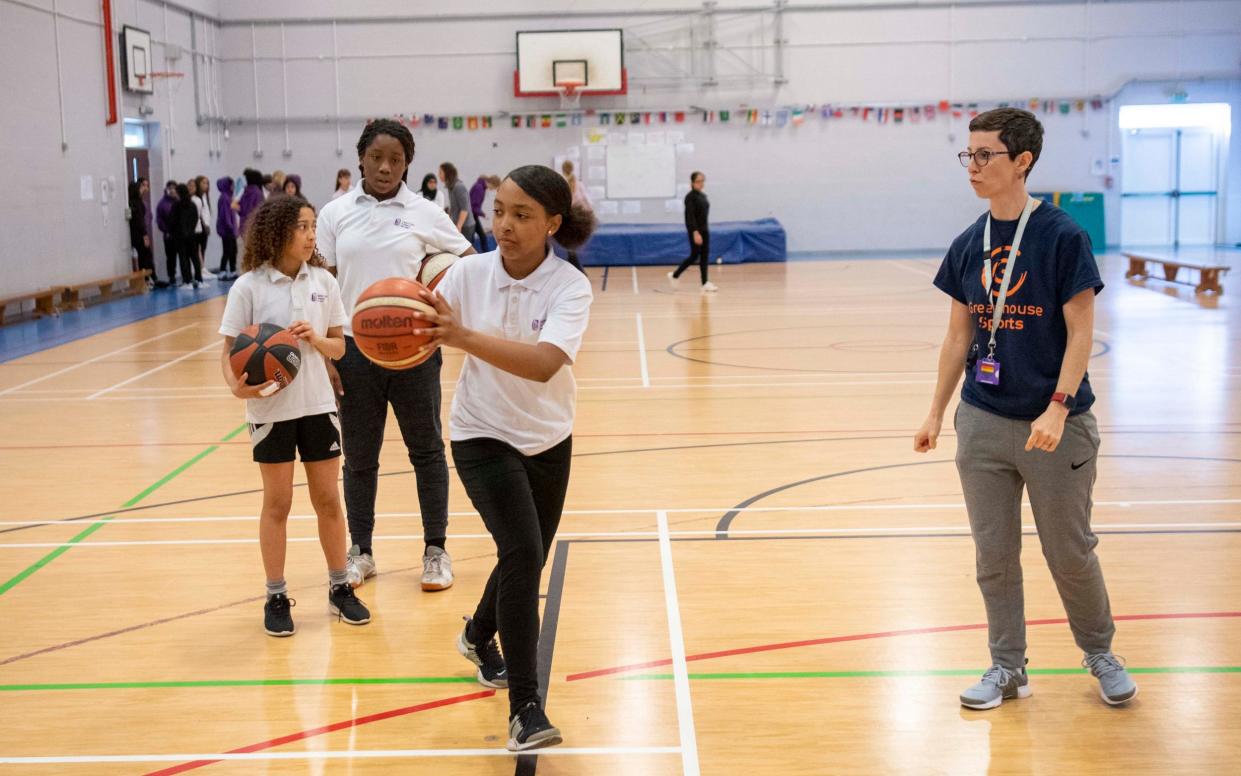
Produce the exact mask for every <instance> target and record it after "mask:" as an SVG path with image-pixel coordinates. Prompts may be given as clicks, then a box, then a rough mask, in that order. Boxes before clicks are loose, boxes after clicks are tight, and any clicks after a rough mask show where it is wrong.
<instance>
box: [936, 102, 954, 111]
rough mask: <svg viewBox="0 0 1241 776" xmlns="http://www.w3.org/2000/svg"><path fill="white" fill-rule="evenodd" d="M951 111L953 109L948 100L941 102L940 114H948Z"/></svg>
mask: <svg viewBox="0 0 1241 776" xmlns="http://www.w3.org/2000/svg"><path fill="white" fill-rule="evenodd" d="M951 109H952V105H950V104H949V102H948V101H947V100H940V101H939V112H940V113H947V112H948V111H949V110H951Z"/></svg>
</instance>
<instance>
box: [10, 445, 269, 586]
mask: <svg viewBox="0 0 1241 776" xmlns="http://www.w3.org/2000/svg"><path fill="white" fill-rule="evenodd" d="M245 428H246V424H245V423H242V424H241V425H240V426H238V427H237V428H235V429H233V430H232V431H231V432H230V433H229V435H228V436H226V437H224V439H223V441H225V442H227V441H228V440H230V439H232V438H233V437H235V436H237V434H239V433H241V432H242V431H243V430H244V429H245ZM218 449H219V446H218V445H211V446H210V447H208V448H207V449H206V450H203V451H202V452H200V453H198V454H197V455H195V456H194V457H193V458H191V459H190V460H188V461H186V462H185V463H183V464H181V465H180V466H178V467H177V468H175V469H173V470H172V471H170V472H169V473H167V474H165V475H164V476H163V477H160V478H159V480H157V481H156V482H155V484H153V485H151V486H150V487H148V488H147V489H145V490H143V491H142V492H141V493H139V494H138V495H136V496H134V497H133V498H131V499H130V500H129V501H126V502H125V503H124V504H122V505H121V508H122V509H125V508H128V507H132V506H134V505H135V504H137V503H138V502H140V501H142V500H143V499H145V498H146V497H147V496H149V495H151V494H152V493H154V492H155V491H157V490H159V489H160V488H162V487H164V486H165V485H167V484H168V483H169V482H171V481H172V480H173V479H174V478H175V477H176V476H177V475H179V474H181V473H182V472H184V471H185V470H186V469H188V468H190V467H191V466H193V465H194V464H196V463H198V462H199V461H201V460H202V459H204V458H206V457H207V456H208V455H210V454H211V453H213V452H215V451H216V450H218ZM113 517H115V515H109V516H108V517H105V518H102V519H100V520H97V521H95V522H93V523H91V524H90V525H89V526H87V527H86V529H85V530H83V531H82V532H81V533H79V534H78V535H77V536H74V537H73V538H72V539H70V540H69V541H67V542H65V543H64V544H62V545H60V546H59V547H57V548H56V549H54V550H52V551H51V552H49V553H48V554H47V555H44V556H43V557H42V558H39V559H38V560H36V561H35V562H34V563H31V564H30V565H29V566H27V567H26V568H25V569H23V570H22V571H20V572H18V574H17V575H16V576H14V577H13V578H12V579H10V580H9V581H7V582H5V583H4V584H3V585H0V595H4V594H5V593H7V592H9V591H10V590H12V589H13V588H15V587H17V586H18V585H20V584H21V583H22V582H24V581H25V580H26V579H27V578H28V577H30V575H31V574H34V573H35V572H36V571H38V570H39V569H41V568H43V567H44V566H46V565H47V564H49V563H51V562H52V561H54V560H56V559H57V558H59V557H60V556H61V555H64V554H65V553H66V552H68V551H69V549H70V548H72V547H73V545H75V544H78V543H80V542H81V541H82V540H84V539H85V538H86V537H88V536H90V535H91V534H93V533H94V532H95V531H98V530H99V529H100V528H103V527H104V526H105V525H106V524H107V522H108V521H109V520H111V519H112V518H113Z"/></svg>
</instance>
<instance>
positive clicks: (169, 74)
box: [138, 70, 185, 84]
mask: <svg viewBox="0 0 1241 776" xmlns="http://www.w3.org/2000/svg"><path fill="white" fill-rule="evenodd" d="M145 77H149V78H151V80H152V81H154V80H155V79H156V78H185V73H179V72H177V71H175V70H158V71H155V72H153V73H147V74H146V76H141V75H140V76H138V83H139V84H141V83H142V79H143V78H145Z"/></svg>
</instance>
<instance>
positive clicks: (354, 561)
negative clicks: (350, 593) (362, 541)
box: [345, 544, 377, 588]
mask: <svg viewBox="0 0 1241 776" xmlns="http://www.w3.org/2000/svg"><path fill="white" fill-rule="evenodd" d="M376 573H377V571H376V569H375V559H374V558H373V557H371V555H370V554H369V553H365V552H362V550H361V548H359V547H358V545H356V544H355V545H353V546H352V547H350V548H349V557H348V558H346V559H345V581H346V582H348V583H349V587H352V588H359V587H362V583H363V582H365V581H366V580H368V579H370V578H371V577H373V576H375V574H376Z"/></svg>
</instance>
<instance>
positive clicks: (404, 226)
mask: <svg viewBox="0 0 1241 776" xmlns="http://www.w3.org/2000/svg"><path fill="white" fill-rule="evenodd" d="M392 225H393V226H399V227H400V228H402V229H413V228H414V225H413V224H411V223H410V222H409V221H406V220H405V219H404V218H396V219H393V221H392Z"/></svg>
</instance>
